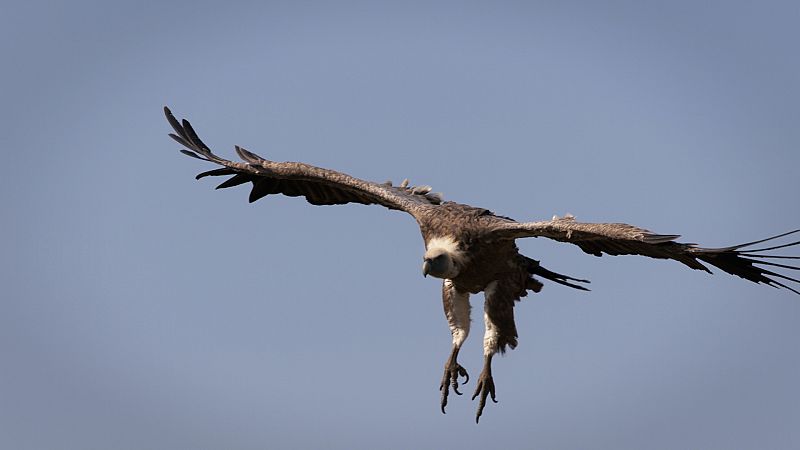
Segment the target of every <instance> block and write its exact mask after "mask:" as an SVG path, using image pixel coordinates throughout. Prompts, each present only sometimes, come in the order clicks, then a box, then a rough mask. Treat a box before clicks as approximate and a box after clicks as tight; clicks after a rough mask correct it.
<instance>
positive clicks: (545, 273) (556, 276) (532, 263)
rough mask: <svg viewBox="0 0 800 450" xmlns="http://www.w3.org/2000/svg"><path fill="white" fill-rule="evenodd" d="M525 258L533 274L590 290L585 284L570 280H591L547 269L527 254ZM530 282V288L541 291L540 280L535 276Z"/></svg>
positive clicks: (581, 281) (572, 286) (529, 271)
mask: <svg viewBox="0 0 800 450" xmlns="http://www.w3.org/2000/svg"><path fill="white" fill-rule="evenodd" d="M524 258H525V262H526V263H527V269H528V273H530V274H531V275H539V276H540V277H542V278H544V279H546V280H550V281H553V282H556V283H558V284H563V285H564V286H569V287H571V288H573V289H580V290H581V291H588V290H589V289H588V288H585V287H583V286H580V285H577V284H575V283H570V281H575V282H578V283H589V282H590V281H589V280H582V279H580V278H573V277H571V276H568V275H563V274H560V273H557V272H553V271H552V270H548V269H545V268H544V267H542V266H541V265H540V264H539V261H536V260H535V259H531V258H528V257H527V256H524ZM531 281H532V282H531ZM528 284H529V288H530V289H531V290H533V291H534V292H539V290H540V289H541V286H542V284H541V283H539V282H538V281H536V280H534V279H533V278H531V279H530V280H528ZM537 288H538V289H537Z"/></svg>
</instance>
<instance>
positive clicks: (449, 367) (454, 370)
mask: <svg viewBox="0 0 800 450" xmlns="http://www.w3.org/2000/svg"><path fill="white" fill-rule="evenodd" d="M460 349H461V346H457V345H455V344H454V345H453V351H451V352H450V357H449V358H447V362H445V363H444V376H442V383H441V384H440V385H439V390H440V391H441V392H442V413H444V412H445V411H444V408H445V406H447V396H448V395H450V387H451V386H452V387H453V392H455V393H456V394H458V395H461V392H458V377H459V376H461V377H464V378H465V379H464V383H463V384H467V382H468V381H469V374H468V373H467V370H466V369H464V368H463V367H462V366H461V364H459V363H458V361H457V358H458V351H459V350H460Z"/></svg>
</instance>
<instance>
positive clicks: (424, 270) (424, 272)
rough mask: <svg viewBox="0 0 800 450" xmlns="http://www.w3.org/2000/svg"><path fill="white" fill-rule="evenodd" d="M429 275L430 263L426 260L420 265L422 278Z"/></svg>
mask: <svg viewBox="0 0 800 450" xmlns="http://www.w3.org/2000/svg"><path fill="white" fill-rule="evenodd" d="M429 273H431V261H430V260H429V259H426V260H425V262H424V263H422V276H423V277H425V278H427V277H428V274H429Z"/></svg>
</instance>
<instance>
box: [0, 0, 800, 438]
mask: <svg viewBox="0 0 800 450" xmlns="http://www.w3.org/2000/svg"><path fill="white" fill-rule="evenodd" d="M432 3H433V2H395V3H394V4H389V3H380V2H247V3H235V2H234V3H231V2H227V3H222V2H219V3H218V4H215V3H212V2H184V3H176V2H157V3H156V2H152V4H144V3H142V2H129V3H114V2H105V1H102V2H101V1H97V2H88V1H76V2H53V3H43V2H35V1H34V2H27V1H26V2H21V1H16V2H14V1H12V2H11V3H8V2H7V3H6V4H5V6H4V8H3V11H2V14H0V52H1V54H2V61H3V70H2V71H1V72H0V80H2V88H1V89H0V105H1V106H0V129H2V132H0V148H1V149H2V152H3V157H4V171H3V172H4V173H3V175H2V177H0V185H1V186H0V187H2V190H0V196H1V197H2V207H3V215H2V217H3V219H2V233H0V269H1V270H0V282H1V283H2V286H3V294H2V300H1V301H0V358H1V359H0V364H1V365H2V367H1V368H0V447H2V448H9V449H10V448H13V449H18V450H25V449H43V448H59V449H92V448H95V449H101V448H102V449H143V448H147V449H175V448H192V449H220V448H235V449H263V448H323V447H324V448H341V449H351V448H397V449H401V448H459V449H462V450H466V449H472V448H480V449H486V448H499V447H504V448H540V449H587V448H593V449H615V450H619V449H643V448H647V449H670V450H672V449H688V448H702V449H726V450H731V449H753V448H771V449H789V448H798V447H800V426H798V424H800V389H798V380H800V345H798V343H799V342H800V326H798V325H799V324H800V297H798V296H796V295H793V294H791V293H790V292H787V291H779V290H776V289H771V288H769V287H765V286H757V285H751V284H749V283H746V282H744V281H742V280H739V279H736V278H733V277H728V276H724V275H720V274H717V275H714V276H710V275H707V274H704V273H701V272H696V271H691V270H689V269H687V268H685V267H682V266H681V265H680V264H677V263H671V262H667V261H652V260H645V259H639V258H634V257H627V258H621V257H620V258H613V257H603V258H595V257H591V256H589V255H584V254H583V253H582V252H580V250H579V249H577V248H573V247H571V246H567V245H563V244H561V245H559V244H553V243H549V242H545V241H543V240H527V241H522V242H520V247H521V249H522V250H523V252H524V253H525V254H527V255H529V256H531V257H534V258H536V259H541V260H543V261H544V263H545V264H546V265H547V266H548V267H551V268H552V269H554V270H557V271H562V272H566V273H569V274H572V275H575V276H579V277H585V278H589V279H591V280H592V289H593V291H592V292H590V293H584V292H578V291H574V290H570V289H566V288H563V287H561V286H557V285H547V286H546V287H545V289H544V291H543V292H542V293H541V294H539V295H531V296H528V297H527V298H526V299H524V301H523V302H522V303H520V304H519V305H518V306H517V309H516V316H517V321H518V328H519V332H520V345H519V347H518V348H517V349H516V350H514V351H512V352H510V353H509V354H508V355H506V356H505V357H503V358H497V360H496V362H495V371H494V372H495V373H494V375H495V381H496V383H497V395H498V399H499V401H500V403H499V404H497V405H494V404H491V405H489V406H488V407H487V410H486V412H485V414H484V417H483V418H482V420H481V424H480V425H479V426H476V425H475V423H474V422H473V415H474V412H475V406H476V405H475V402H470V401H469V399H468V398H467V396H464V397H458V398H452V399H451V403H450V405H449V407H448V414H447V415H442V414H441V413H440V412H439V407H438V402H439V393H438V390H437V388H438V383H439V379H440V377H441V374H442V367H443V364H444V360H445V358H446V356H447V353H448V351H449V345H450V335H449V331H448V329H447V326H446V323H445V320H444V317H443V315H442V311H441V301H440V298H439V295H440V284H439V282H438V281H437V280H433V279H430V278H428V279H423V278H422V276H421V274H420V263H421V256H422V252H423V244H422V240H421V239H420V235H419V231H418V230H417V228H416V225H415V223H414V221H413V220H412V219H411V218H410V217H409V216H406V215H403V214H401V213H398V212H391V211H388V210H384V209H381V208H378V207H365V206H361V205H348V206H339V207H312V206H310V205H308V204H306V203H305V202H304V201H302V200H300V199H291V198H267V199H263V200H261V201H259V202H258V203H256V204H253V205H248V203H247V192H246V189H244V188H241V189H232V190H227V191H214V190H213V189H212V188H213V186H214V185H215V184H214V183H213V182H210V181H203V182H196V181H194V180H193V176H194V175H195V174H196V173H198V172H200V171H203V170H206V169H208V168H209V167H208V166H207V165H204V164H203V163H202V162H199V161H196V160H192V159H189V158H186V157H184V156H182V155H180V154H179V153H178V152H177V151H176V150H177V145H176V144H175V143H174V142H172V141H171V140H170V139H169V138H168V137H167V136H166V133H167V132H168V131H169V130H168V126H167V124H166V122H165V121H164V119H163V117H162V113H161V108H162V106H164V105H169V106H171V107H172V108H173V110H174V111H175V113H176V114H177V115H179V116H181V117H184V116H185V117H188V118H190V119H191V120H192V121H193V124H194V125H195V127H196V128H197V130H198V131H199V133H200V134H201V136H203V138H204V139H205V140H206V142H207V143H208V144H209V145H211V146H212V147H213V148H215V149H216V150H217V151H218V153H220V154H222V155H232V154H233V151H232V149H233V145H234V144H238V145H242V146H244V147H246V148H248V149H250V150H252V151H255V152H257V153H260V154H262V155H263V156H265V157H268V158H270V159H274V160H281V161H282V160H299V161H305V162H309V163H312V164H316V165H319V166H324V167H331V168H335V169H339V170H342V171H346V172H348V173H351V174H353V175H355V176H358V177H361V178H366V179H372V180H376V181H384V180H386V179H393V180H394V181H395V182H398V181H400V180H402V179H403V178H406V177H408V178H410V179H411V181H412V182H413V183H416V184H430V185H432V186H433V187H434V188H435V190H437V191H442V192H444V193H445V196H446V198H448V199H451V200H456V201H460V202H465V203H470V204H474V205H478V206H484V207H487V208H491V209H492V210H494V211H496V212H498V213H501V214H504V215H508V216H511V217H514V218H517V219H520V220H534V219H541V218H549V217H550V216H552V215H553V214H559V215H561V214H564V213H566V212H569V213H572V214H575V215H576V216H577V217H578V218H579V219H582V220H587V221H625V222H629V223H634V224H637V225H640V226H644V227H647V228H650V229H652V230H653V231H656V232H660V233H678V234H683V235H684V240H685V241H689V242H700V243H702V244H704V245H708V246H722V245H728V244H734V243H739V242H744V241H748V240H753V239H757V238H761V237H766V236H768V235H772V234H777V233H779V232H782V231H787V230H789V229H794V228H798V227H799V226H800V208H798V193H800V176H798V167H800V126H799V124H800V58H799V57H798V54H800V53H798V51H797V44H798V42H800V27H798V23H800V6H798V3H797V2H795V1H790V2H773V1H765V2H757V3H755V2H702V3H700V2H694V1H675V2H668V3H666V2H640V1H636V2H538V3H534V2H480V3H479V2H458V3H455V2H454V3H443V2H437V3H436V6H433V5H432ZM796 253H797V252H796V251H795V254H796ZM482 301H483V298H482V297H481V296H475V297H473V308H474V310H475V311H474V312H475V315H474V317H473V319H474V329H473V334H472V335H471V336H470V339H469V340H468V341H467V343H466V344H465V347H464V349H463V350H462V352H461V354H462V356H461V361H462V364H464V366H465V367H466V368H467V369H468V370H469V371H470V373H471V374H472V375H473V376H477V375H478V373H479V371H480V363H481V361H480V358H481V345H480V342H481V338H482V332H483V330H482V323H481V320H480V314H478V311H480V309H481V305H482ZM473 383H474V382H470V384H469V385H467V390H468V391H469V392H471V390H472V387H473V386H474V384H473Z"/></svg>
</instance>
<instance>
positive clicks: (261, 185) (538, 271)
mask: <svg viewBox="0 0 800 450" xmlns="http://www.w3.org/2000/svg"><path fill="white" fill-rule="evenodd" d="M164 111H165V114H166V116H167V120H168V121H169V123H170V125H171V126H172V128H173V129H174V130H175V134H170V136H171V137H172V138H173V139H175V140H176V141H177V142H179V143H180V144H181V145H183V146H184V147H185V149H183V150H181V151H182V152H183V153H185V154H187V155H189V156H192V157H195V158H199V159H202V160H205V161H209V162H212V163H215V164H218V165H220V166H222V167H221V168H218V169H214V170H211V171H208V172H204V173H201V174H200V175H198V176H197V178H203V177H206V176H225V175H227V176H230V177H231V178H229V179H228V180H226V181H224V182H223V183H222V184H220V185H219V186H217V187H218V188H228V187H233V186H238V185H241V184H245V183H252V190H251V191H250V199H249V200H250V202H254V201H256V200H258V199H260V198H262V197H264V196H267V195H273V194H282V195H287V196H291V197H297V196H303V197H305V199H306V200H307V201H308V202H309V203H311V204H313V205H340V204H346V203H360V204H365V205H370V204H377V205H381V206H384V207H387V208H389V209H394V210H399V211H404V212H406V213H408V214H410V215H411V216H413V217H414V219H415V220H416V221H417V223H418V224H419V227H420V231H421V233H422V237H423V240H424V242H425V254H424V256H423V267H422V268H423V274H424V275H426V276H427V275H431V276H434V277H437V278H441V279H443V282H442V304H443V307H444V313H445V317H446V319H447V322H448V325H449V327H450V331H451V333H452V336H453V344H452V350H451V353H450V356H449V357H448V359H447V361H446V363H445V370H444V376H443V377H442V381H441V384H440V390H441V392H442V397H441V409H442V412H444V410H445V406H446V405H447V401H448V395H449V393H450V389H451V388H452V389H453V391H454V392H456V393H457V394H459V395H460V392H459V391H458V387H459V384H458V379H459V377H465V378H466V379H467V380H468V379H469V376H468V375H467V371H466V370H465V369H464V368H463V367H462V366H461V365H460V364H458V360H457V359H458V353H459V350H460V349H461V345H462V344H463V343H464V341H465V339H466V338H467V336H468V335H469V331H470V312H471V306H470V303H469V296H470V294H477V293H479V292H483V293H484V297H485V302H484V315H483V318H484V324H485V334H484V339H483V350H484V366H483V370H482V372H481V374H480V377H479V379H478V381H477V383H476V384H477V386H476V389H475V393H474V394H473V396H472V398H473V399H475V398H476V397H479V404H478V412H477V415H476V420H478V419H479V418H480V416H481V414H482V412H483V409H484V406H485V404H486V400H487V398H489V397H490V398H491V399H492V400H493V401H494V400H495V399H494V397H495V387H494V379H493V377H492V370H491V369H492V366H491V362H492V357H493V355H495V354H496V353H498V352H504V351H505V350H506V349H507V348H514V347H516V345H517V329H516V325H515V323H514V305H515V302H517V301H518V300H519V299H520V298H521V297H524V296H525V295H527V291H533V292H539V291H540V290H541V289H542V286H543V285H542V282H541V281H540V280H538V279H537V278H536V276H538V277H541V278H543V279H546V280H549V281H553V282H555V283H558V284H561V285H565V286H568V287H571V288H575V289H581V290H587V289H586V288H585V287H584V286H582V285H581V284H582V283H588V281H586V280H581V279H577V278H573V277H570V276H567V275H562V274H559V273H556V272H553V271H550V270H548V269H546V268H544V267H542V266H541V265H540V264H539V262H538V261H536V260H534V259H531V258H528V257H526V256H524V255H521V254H520V253H519V250H518V248H517V246H516V244H515V240H516V239H520V238H526V237H544V238H548V239H554V240H557V241H561V242H566V243H570V244H573V245H577V246H579V247H580V248H581V249H582V250H583V251H584V252H586V253H589V254H591V255H595V256H602V255H603V254H608V255H640V256H646V257H650V258H659V259H672V260H675V261H678V262H681V263H683V264H684V265H686V266H688V267H690V268H692V269H697V270H703V271H706V272H710V271H709V270H708V268H707V267H706V265H705V264H704V263H706V264H710V265H712V266H715V267H717V268H719V269H721V270H723V271H725V272H727V273H729V274H732V275H736V276H738V277H741V278H743V279H745V280H748V281H752V282H755V283H763V284H767V285H770V286H773V287H777V288H784V289H788V290H790V291H792V292H794V293H797V294H800V291H798V290H797V289H795V288H793V287H790V286H789V285H787V284H786V283H787V282H788V283H800V280H798V279H796V278H792V277H789V276H787V275H784V274H782V273H778V272H776V271H775V270H778V269H783V270H800V268H798V267H796V266H791V265H787V264H784V263H782V262H778V261H783V260H786V259H800V257H798V256H781V255H774V254H771V253H769V252H771V251H773V250H777V249H780V248H786V247H791V246H794V245H798V244H800V241H797V242H790V243H786V244H782V245H774V246H771V247H764V248H757V249H753V248H751V247H752V246H753V245H755V244H759V243H762V242H765V241H770V240H773V239H777V238H780V237H784V236H787V235H790V234H793V233H797V232H800V230H794V231H791V232H788V233H784V234H781V235H778V236H773V237H770V238H767V239H761V240H758V241H754V242H749V243H746V244H740V245H736V246H731V247H724V248H703V247H699V246H697V245H695V244H686V243H680V242H676V241H675V240H676V239H677V238H679V236H678V235H663V234H655V233H651V232H650V231H647V230H645V229H643V228H639V227H636V226H633V225H628V224H623V223H582V222H578V221H576V220H575V219H574V217H572V216H566V217H563V218H558V217H553V219H551V220H547V221H541V222H517V221H514V220H512V219H509V218H507V217H502V216H497V215H495V214H493V213H492V212H491V211H489V210H487V209H483V208H476V207H473V206H468V205H463V204H459V203H454V202H444V201H443V200H442V195H441V194H438V193H432V192H431V188H430V187H429V186H417V187H413V186H409V184H408V181H407V180H406V181H404V182H403V183H401V184H400V185H399V186H393V185H392V183H390V182H386V183H374V182H370V181H365V180H361V179H358V178H355V177H352V176H350V175H347V174H344V173H341V172H337V171H334V170H330V169H323V168H320V167H315V166H312V165H309V164H305V163H300V162H274V161H269V160H266V159H264V158H261V157H259V156H258V155H256V154H254V153H251V152H249V151H247V150H245V149H243V148H241V147H236V152H237V153H238V155H239V156H240V157H241V158H242V160H243V162H233V161H229V160H227V159H223V158H220V157H219V156H217V155H215V154H214V153H212V152H211V150H210V149H209V148H208V147H207V146H206V145H205V144H204V143H203V141H202V140H200V138H199V137H198V136H197V134H196V133H195V131H194V130H193V129H192V126H191V125H190V124H189V122H188V121H186V120H184V121H183V122H178V121H177V120H176V119H175V117H173V115H172V113H171V112H170V111H169V109H167V108H164ZM765 266H766V267H765ZM767 267H771V268H775V269H773V270H770V269H768V268H767ZM577 283H580V284H577ZM465 383H466V381H465Z"/></svg>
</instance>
